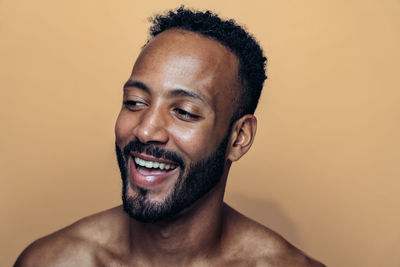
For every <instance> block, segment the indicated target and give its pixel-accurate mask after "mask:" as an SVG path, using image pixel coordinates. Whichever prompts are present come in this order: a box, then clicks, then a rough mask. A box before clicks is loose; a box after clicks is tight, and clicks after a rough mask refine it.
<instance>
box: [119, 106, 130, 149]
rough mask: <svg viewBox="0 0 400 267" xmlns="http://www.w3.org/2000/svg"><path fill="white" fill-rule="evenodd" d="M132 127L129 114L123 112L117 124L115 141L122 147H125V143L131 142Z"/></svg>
mask: <svg viewBox="0 0 400 267" xmlns="http://www.w3.org/2000/svg"><path fill="white" fill-rule="evenodd" d="M132 127H133V122H132V120H131V119H129V118H128V116H127V114H125V113H124V112H123V111H121V112H120V114H119V115H118V118H117V121H116V122H115V139H116V141H117V144H118V145H119V146H120V147H122V146H123V145H125V142H127V140H129V138H130V136H131V132H132Z"/></svg>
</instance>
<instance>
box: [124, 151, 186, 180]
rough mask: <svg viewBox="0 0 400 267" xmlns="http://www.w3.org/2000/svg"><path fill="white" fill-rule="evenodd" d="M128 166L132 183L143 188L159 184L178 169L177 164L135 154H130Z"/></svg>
mask: <svg viewBox="0 0 400 267" xmlns="http://www.w3.org/2000/svg"><path fill="white" fill-rule="evenodd" d="M130 164H131V174H132V179H133V181H134V183H135V184H137V185H139V186H142V187H145V188H146V187H151V186H154V185H158V184H161V183H162V182H163V181H165V180H167V179H168V178H169V177H171V176H172V175H174V174H175V173H176V171H177V169H179V166H178V164H177V163H174V162H171V161H167V160H164V159H158V158H153V157H150V156H147V155H142V154H140V155H136V153H135V154H131V156H130Z"/></svg>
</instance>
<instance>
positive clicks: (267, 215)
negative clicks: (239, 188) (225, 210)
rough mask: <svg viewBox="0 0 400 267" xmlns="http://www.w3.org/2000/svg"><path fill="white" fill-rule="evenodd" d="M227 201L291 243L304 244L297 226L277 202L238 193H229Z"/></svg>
mask: <svg viewBox="0 0 400 267" xmlns="http://www.w3.org/2000/svg"><path fill="white" fill-rule="evenodd" d="M225 201H226V202H227V203H228V204H229V205H230V206H231V207H232V208H234V209H236V210H237V211H239V212H240V213H243V214H244V215H246V216H247V217H250V218H251V219H253V220H255V221H257V222H259V223H261V224H262V225H264V226H266V227H268V228H270V229H272V230H274V231H275V232H277V233H279V234H280V235H282V236H283V237H284V238H285V239H287V240H288V241H289V242H290V243H293V244H295V245H296V246H301V245H302V242H301V240H300V238H299V236H298V234H297V231H296V226H295V225H294V223H293V222H292V221H291V219H290V218H289V217H288V216H286V215H285V213H284V211H282V209H280V208H279V206H278V205H277V204H276V203H274V202H272V201H269V200H265V199H259V198H254V197H250V196H246V195H241V194H237V193H233V194H230V195H227V196H226V198H225Z"/></svg>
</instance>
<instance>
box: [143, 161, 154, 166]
mask: <svg viewBox="0 0 400 267" xmlns="http://www.w3.org/2000/svg"><path fill="white" fill-rule="evenodd" d="M144 166H146V168H153V162H151V161H147V162H146V164H145V165H144Z"/></svg>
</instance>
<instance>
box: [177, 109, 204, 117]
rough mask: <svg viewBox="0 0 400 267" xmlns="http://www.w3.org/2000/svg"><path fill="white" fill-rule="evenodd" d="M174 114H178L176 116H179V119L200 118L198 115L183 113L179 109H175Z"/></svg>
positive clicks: (183, 111)
mask: <svg viewBox="0 0 400 267" xmlns="http://www.w3.org/2000/svg"><path fill="white" fill-rule="evenodd" d="M175 112H176V113H177V114H178V116H180V117H182V118H184V119H190V120H197V119H199V118H200V116H199V115H195V114H192V113H190V112H187V111H185V110H183V109H180V108H176V109H175Z"/></svg>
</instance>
